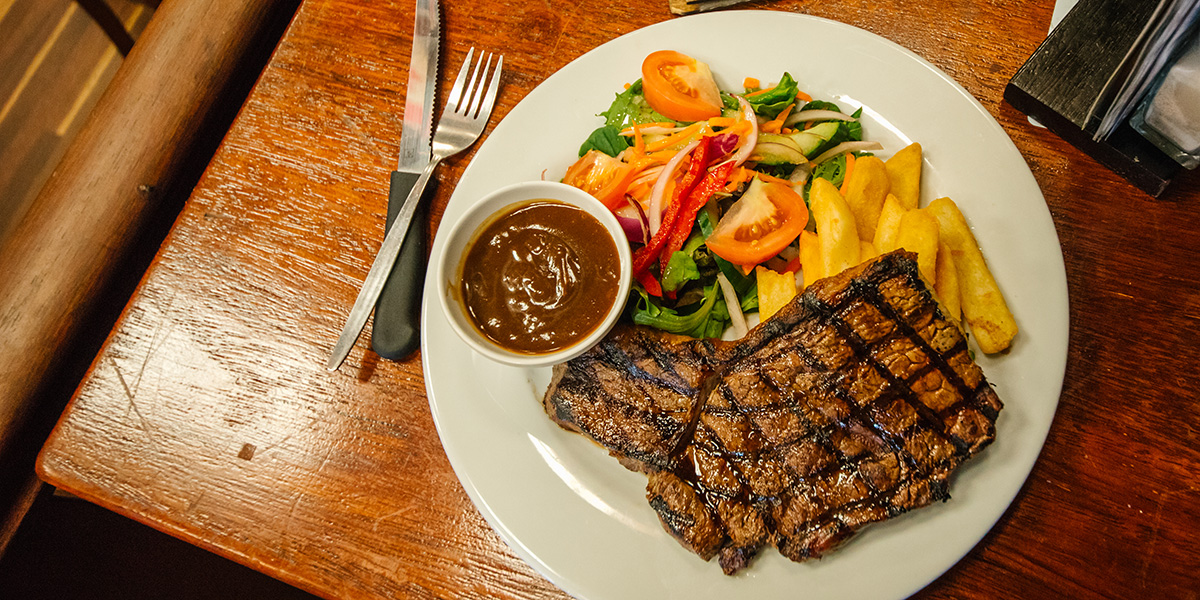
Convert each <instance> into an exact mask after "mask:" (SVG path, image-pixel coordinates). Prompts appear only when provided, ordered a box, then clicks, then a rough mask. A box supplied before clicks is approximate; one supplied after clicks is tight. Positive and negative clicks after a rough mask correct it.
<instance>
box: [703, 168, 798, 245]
mask: <svg viewBox="0 0 1200 600" xmlns="http://www.w3.org/2000/svg"><path fill="white" fill-rule="evenodd" d="M807 224H808V207H807V206H805V205H804V199H803V198H801V197H800V194H797V193H796V191H795V190H793V189H792V188H791V187H790V186H788V185H785V184H782V183H777V182H772V183H764V182H763V181H762V180H761V179H759V178H757V177H755V178H754V179H753V180H751V182H750V187H748V188H747V189H746V192H745V193H744V194H742V197H741V198H740V199H738V201H737V202H735V203H733V206H731V207H729V210H728V211H726V212H725V214H724V215H723V216H722V217H721V220H720V222H718V223H717V226H716V228H714V229H713V233H712V235H711V236H709V237H708V240H706V241H705V245H707V246H708V249H709V250H710V251H712V252H713V253H714V254H716V255H717V256H720V257H721V258H724V259H725V260H727V261H729V262H731V263H733V264H735V265H756V264H758V263H761V262H763V261H765V260H767V259H769V258H771V257H773V256H775V255H776V254H779V252H780V251H781V250H783V249H784V248H786V247H787V246H788V244H791V243H792V241H793V240H795V239H796V238H797V237H798V236H799V235H800V232H801V231H803V230H804V226H805V225H807Z"/></svg>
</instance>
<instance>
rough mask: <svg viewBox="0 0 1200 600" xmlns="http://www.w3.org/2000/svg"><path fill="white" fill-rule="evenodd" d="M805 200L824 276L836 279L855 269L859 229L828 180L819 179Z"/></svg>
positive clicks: (848, 209)
mask: <svg viewBox="0 0 1200 600" xmlns="http://www.w3.org/2000/svg"><path fill="white" fill-rule="evenodd" d="M808 200H809V203H810V205H811V209H812V215H813V219H814V220H815V221H816V224H817V241H818V242H820V243H819V244H818V246H819V247H820V250H821V267H822V269H823V270H824V274H825V275H827V276H828V275H836V274H838V273H841V272H842V271H844V270H846V269H848V268H850V267H853V266H854V265H857V264H858V262H859V261H858V255H859V250H860V249H859V239H858V229H857V227H856V226H855V224H854V213H853V212H851V211H850V206H849V205H847V204H846V200H845V198H842V194H841V192H838V190H837V188H836V187H833V184H832V183H830V182H829V181H828V180H826V179H824V178H821V177H818V178H817V179H814V180H813V183H812V188H811V189H809V192H808Z"/></svg>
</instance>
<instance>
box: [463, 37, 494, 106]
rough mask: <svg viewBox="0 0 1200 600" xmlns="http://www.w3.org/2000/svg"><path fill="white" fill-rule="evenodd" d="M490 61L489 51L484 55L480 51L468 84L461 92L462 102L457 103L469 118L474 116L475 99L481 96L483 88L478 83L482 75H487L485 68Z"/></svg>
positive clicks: (481, 80) (480, 81)
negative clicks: (465, 89) (464, 91)
mask: <svg viewBox="0 0 1200 600" xmlns="http://www.w3.org/2000/svg"><path fill="white" fill-rule="evenodd" d="M491 63H492V55H491V54H490V53H488V54H486V55H485V53H483V52H480V53H479V61H478V62H476V63H475V68H474V69H473V70H472V71H471V82H470V85H468V86H467V91H466V93H464V94H463V101H462V104H460V105H459V108H461V109H462V113H463V115H464V116H466V117H467V118H469V119H474V118H475V113H476V111H477V110H478V102H476V99H477V98H480V97H482V94H481V93H480V90H481V89H483V88H482V87H480V84H482V83H483V79H484V77H486V76H487V70H488V67H490V66H491Z"/></svg>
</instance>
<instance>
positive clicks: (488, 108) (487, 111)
mask: <svg viewBox="0 0 1200 600" xmlns="http://www.w3.org/2000/svg"><path fill="white" fill-rule="evenodd" d="M488 61H489V62H490V61H491V57H488ZM503 68H504V55H503V54H501V55H500V56H499V57H498V58H497V59H496V69H495V70H494V71H492V79H491V81H490V82H489V83H488V87H487V92H486V93H485V94H484V96H483V101H482V103H481V104H480V106H479V112H478V113H477V114H479V115H483V116H484V117H487V116H488V115H491V114H492V106H493V105H494V104H495V103H496V92H497V91H498V90H499V89H500V72H501V71H502V70H503Z"/></svg>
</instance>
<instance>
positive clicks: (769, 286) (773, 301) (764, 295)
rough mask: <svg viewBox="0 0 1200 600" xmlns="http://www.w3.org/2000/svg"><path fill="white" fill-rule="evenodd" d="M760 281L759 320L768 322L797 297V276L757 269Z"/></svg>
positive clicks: (764, 268) (756, 273)
mask: <svg viewBox="0 0 1200 600" xmlns="http://www.w3.org/2000/svg"><path fill="white" fill-rule="evenodd" d="M754 277H755V278H756V279H757V280H758V318H759V319H760V320H762V321H766V320H767V319H769V318H771V315H773V314H775V313H776V312H778V311H779V309H781V308H783V306H784V305H785V304H787V303H788V302H789V301H791V299H792V298H793V297H795V296H796V276H795V275H794V274H792V273H791V272H787V273H779V272H776V271H773V270H771V269H768V268H766V267H761V266H760V267H755V268H754Z"/></svg>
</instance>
